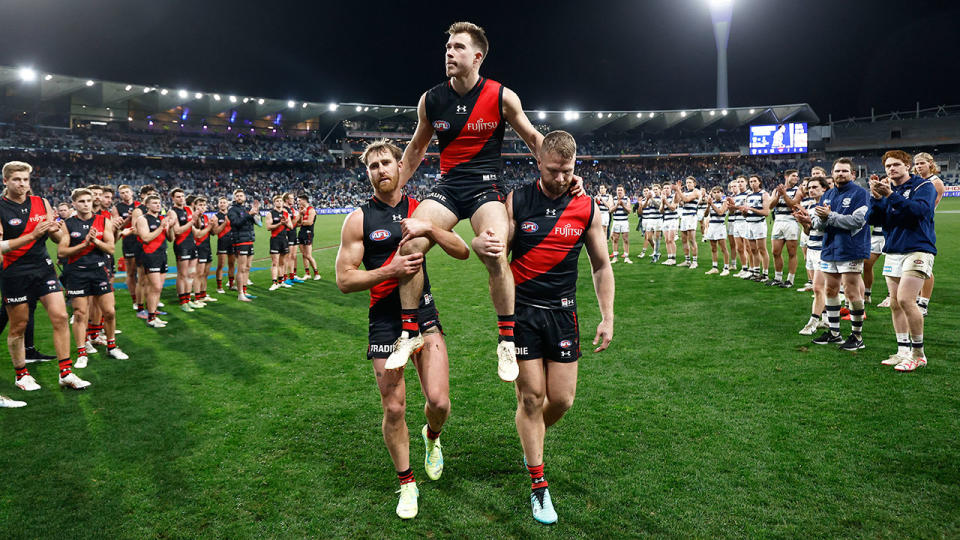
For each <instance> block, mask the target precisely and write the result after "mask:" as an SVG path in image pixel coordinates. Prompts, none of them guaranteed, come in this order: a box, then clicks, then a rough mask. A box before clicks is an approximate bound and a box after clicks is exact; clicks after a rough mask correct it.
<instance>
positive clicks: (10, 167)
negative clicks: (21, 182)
mask: <svg viewBox="0 0 960 540" xmlns="http://www.w3.org/2000/svg"><path fill="white" fill-rule="evenodd" d="M23 171H26V172H27V174H30V173H32V172H33V167H32V166H31V165H30V164H29V163H27V162H26V161H8V162H6V163H4V164H3V179H4V180H6V179H7V178H10V177H11V176H13V173H18V172H23Z"/></svg>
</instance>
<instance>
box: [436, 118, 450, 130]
mask: <svg viewBox="0 0 960 540" xmlns="http://www.w3.org/2000/svg"><path fill="white" fill-rule="evenodd" d="M433 129H435V130H437V131H446V130H448V129H450V122H447V121H446V120H435V121H434V122H433Z"/></svg>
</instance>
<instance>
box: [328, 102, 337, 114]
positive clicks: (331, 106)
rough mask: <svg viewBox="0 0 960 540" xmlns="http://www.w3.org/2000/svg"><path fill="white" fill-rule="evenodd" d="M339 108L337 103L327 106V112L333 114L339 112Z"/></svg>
mask: <svg viewBox="0 0 960 540" xmlns="http://www.w3.org/2000/svg"><path fill="white" fill-rule="evenodd" d="M337 107H339V105H337V104H336V103H331V104H329V105H327V110H328V111H330V112H333V111H335V110H337Z"/></svg>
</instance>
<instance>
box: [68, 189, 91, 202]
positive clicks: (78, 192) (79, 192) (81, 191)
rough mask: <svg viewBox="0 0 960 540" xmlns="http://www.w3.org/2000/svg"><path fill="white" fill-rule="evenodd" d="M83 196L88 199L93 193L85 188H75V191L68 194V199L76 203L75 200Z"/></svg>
mask: <svg viewBox="0 0 960 540" xmlns="http://www.w3.org/2000/svg"><path fill="white" fill-rule="evenodd" d="M84 195H87V196H89V197H93V193H92V192H91V191H90V190H89V189H87V188H77V189H75V190H73V191H72V192H70V199H71V200H73V201H76V200H77V199H79V198H80V197H83V196H84Z"/></svg>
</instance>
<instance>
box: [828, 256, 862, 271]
mask: <svg viewBox="0 0 960 540" xmlns="http://www.w3.org/2000/svg"><path fill="white" fill-rule="evenodd" d="M820 271H821V272H823V273H824V274H861V273H863V259H860V260H857V261H825V260H823V259H821V260H820Z"/></svg>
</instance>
